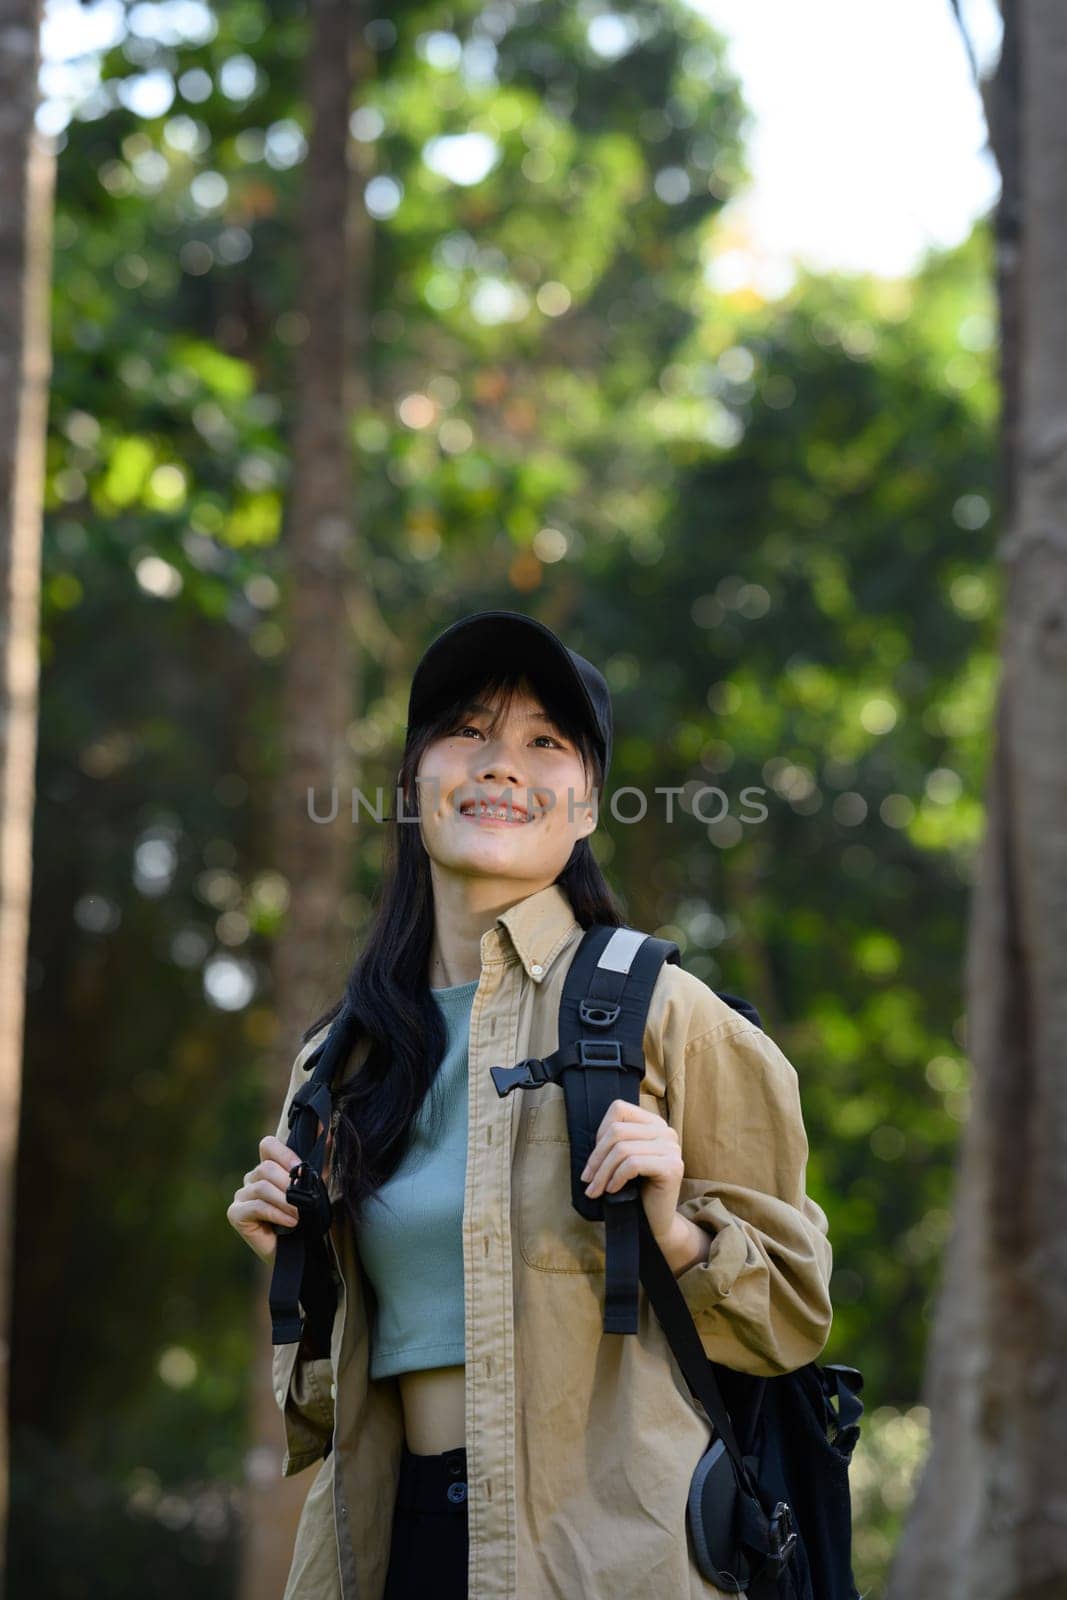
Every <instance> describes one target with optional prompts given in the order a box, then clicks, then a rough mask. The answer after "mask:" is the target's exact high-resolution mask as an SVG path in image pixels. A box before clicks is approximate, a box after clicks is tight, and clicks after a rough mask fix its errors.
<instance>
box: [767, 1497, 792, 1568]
mask: <svg viewBox="0 0 1067 1600" xmlns="http://www.w3.org/2000/svg"><path fill="white" fill-rule="evenodd" d="M770 1533H771V1544H772V1554H773V1558H774V1560H775V1561H777V1562H778V1564H779V1566H782V1567H784V1566H785V1564H786V1562H787V1561H788V1560H789V1558H790V1556H791V1555H792V1554H793V1551H794V1549H795V1547H796V1542H797V1530H796V1524H795V1523H794V1521H793V1509H792V1507H791V1506H790V1504H789V1501H788V1500H779V1502H778V1504H777V1505H776V1506H775V1508H774V1510H773V1511H772V1512H771V1516H770Z"/></svg>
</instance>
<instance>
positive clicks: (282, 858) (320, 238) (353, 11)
mask: <svg viewBox="0 0 1067 1600" xmlns="http://www.w3.org/2000/svg"><path fill="white" fill-rule="evenodd" d="M362 10H363V8H362V6H361V5H360V4H354V3H353V0H312V3H311V5H310V8H309V16H310V19H311V26H312V34H311V38H310V43H309V56H308V62H307V71H306V80H305V81H306V95H307V102H308V105H309V107H310V108H311V112H312V118H313V122H312V131H311V135H310V143H309V149H308V157H307V164H306V168H305V186H306V187H305V191H304V197H303V199H304V206H303V215H302V223H301V257H302V269H301V279H300V281H301V298H300V309H301V311H302V313H303V316H304V318H305V319H306V322H305V326H306V337H305V340H304V343H303V346H302V350H301V358H300V363H299V373H298V380H297V421H296V429H295V435H294V439H293V485H292V495H291V500H290V505H289V513H288V519H287V521H288V527H287V537H288V548H289V552H290V561H289V574H288V576H289V587H288V602H289V607H288V628H287V638H288V649H287V654H286V658H285V666H284V679H283V689H282V707H281V724H280V738H279V751H278V755H279V770H278V774H277V781H276V787H275V799H276V813H275V844H276V852H277V863H278V868H279V870H280V871H281V873H282V874H283V876H284V877H285V880H286V882H287V884H288V886H289V895H290V900H289V909H288V914H287V917H286V921H285V927H284V931H283V932H282V934H281V936H280V937H279V939H278V942H277V945H276V947H275V956H274V993H275V1004H276V1012H277V1018H278V1027H277V1033H276V1040H277V1046H276V1050H275V1052H274V1069H275V1070H274V1072H273V1077H272V1083H271V1087H270V1094H269V1097H268V1101H267V1106H266V1110H265V1117H264V1128H265V1129H269V1130H273V1128H274V1125H275V1123H276V1120H277V1114H278V1111H279V1109H280V1107H281V1104H282V1100H283V1097H284V1092H285V1087H286V1085H287V1083H288V1080H289V1069H290V1066H291V1063H292V1058H293V1056H294V1055H295V1054H296V1051H297V1049H298V1046H299V1039H300V1034H301V1032H302V1031H303V1029H304V1028H305V1027H306V1026H307V1025H308V1023H309V1022H311V1021H312V1020H313V1019H314V1017H315V1016H317V1015H318V1014H319V1013H320V1012H321V1011H322V1010H324V1009H325V1007H326V1005H327V1004H329V1003H330V1002H332V1001H333V1000H334V999H335V998H336V997H337V995H338V993H339V991H340V987H341V984H342V981H343V973H344V971H345V968H346V962H345V957H346V956H347V954H348V952H347V950H346V949H345V941H344V930H345V924H344V919H343V914H342V900H343V898H344V896H345V893H346V889H347V876H348V869H349V864H350V861H351V855H352V832H351V827H350V824H349V822H348V818H349V817H350V814H351V813H350V804H349V793H350V789H351V787H352V785H353V784H354V783H356V782H357V781H358V779H357V776H356V766H355V759H354V755H353V750H352V746H351V745H350V743H349V742H348V738H347V735H348V730H349V726H350V724H351V722H352V718H353V715H354V712H355V709H356V707H357V706H358V705H359V703H360V700H361V687H360V684H359V682H358V676H357V675H358V673H359V671H360V666H361V662H360V658H359V654H358V651H357V648H356V635H355V630H354V628H353V626H352V619H353V617H354V616H355V615H356V614H357V612H358V610H359V604H360V602H359V597H358V595H357V593H356V589H357V584H358V580H357V578H356V576H355V574H356V573H357V572H358V571H359V570H360V568H361V566H362V563H360V562H359V561H358V559H357V551H356V537H357V535H356V527H355V508H354V497H353V481H352V477H353V474H352V462H351V455H350V447H349V442H348V441H349V425H350V421H351V417H352V414H353V410H354V408H356V407H357V406H359V405H361V404H363V403H364V397H365V386H366V380H365V372H366V363H365V360H364V349H365V344H366V337H367V326H368V322H369V311H368V306H367V301H368V297H369V292H370V275H369V264H370V250H371V242H372V234H371V225H370V218H369V217H368V214H367V212H366V210H365V208H364V206H363V201H362V194H363V184H364V181H365V176H366V174H365V171H363V170H362V167H361V162H362V160H363V159H364V158H363V156H362V148H363V147H361V146H359V145H357V143H356V141H355V140H353V139H352V138H351V137H350V134H349V126H348V123H349V115H350V111H351V109H352V89H353V85H354V84H355V85H356V86H357V87H358V85H359V84H360V83H361V82H362V81H363V80H364V79H365V77H366V75H367V73H368V72H369V71H370V68H371V60H372V58H371V55H370V52H369V51H368V50H367V48H366V46H365V43H364V40H363V34H362V24H363V15H362ZM335 786H336V789H337V792H338V814H337V817H336V820H334V821H333V822H332V823H325V822H323V823H316V822H315V821H313V820H312V817H311V815H310V814H309V810H310V808H309V803H308V801H309V791H310V792H312V793H313V795H314V807H315V812H316V814H317V815H320V816H326V815H329V812H330V804H331V792H332V790H333V789H334V787H335ZM268 1284H269V1273H268V1274H265V1276H264V1277H263V1281H262V1285H261V1292H260V1293H259V1295H258V1297H257V1301H256V1315H255V1341H256V1368H255V1372H254V1376H253V1384H252V1401H251V1406H252V1412H251V1423H250V1439H251V1449H250V1453H249V1461H248V1474H247V1489H246V1508H247V1509H246V1516H245V1544H244V1551H243V1561H242V1572H241V1585H240V1593H241V1596H242V1600H264V1597H266V1596H268V1595H270V1596H276V1595H280V1594H281V1592H282V1589H283V1587H284V1583H285V1576H286V1573H287V1571H288V1568H289V1563H290V1560H291V1557H292V1550H293V1541H294V1537H295V1533H296V1523H297V1519H298V1517H299V1514H300V1509H301V1507H302V1505H303V1502H304V1498H305V1496H306V1494H307V1490H308V1488H309V1486H310V1483H311V1480H312V1478H313V1476H314V1474H313V1473H312V1472H311V1471H310V1470H309V1471H306V1472H304V1473H300V1474H298V1475H296V1476H295V1477H293V1478H289V1479H283V1478H282V1476H281V1471H280V1467H281V1459H282V1448H283V1431H282V1420H281V1416H280V1414H279V1412H278V1408H277V1405H276V1403H275V1400H274V1395H273V1392H272V1387H271V1353H272V1347H271V1342H270V1334H271V1329H270V1317H269V1314H268V1307H267V1287H268Z"/></svg>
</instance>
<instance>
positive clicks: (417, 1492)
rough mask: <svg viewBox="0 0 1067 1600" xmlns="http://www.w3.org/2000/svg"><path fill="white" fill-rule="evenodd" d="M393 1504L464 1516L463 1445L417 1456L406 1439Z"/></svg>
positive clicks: (464, 1466) (412, 1508) (465, 1458)
mask: <svg viewBox="0 0 1067 1600" xmlns="http://www.w3.org/2000/svg"><path fill="white" fill-rule="evenodd" d="M396 1504H397V1509H398V1510H400V1511H418V1512H421V1513H422V1514H424V1515H425V1514H427V1513H430V1514H431V1515H432V1514H433V1513H437V1514H439V1515H444V1516H466V1514H467V1451H466V1447H465V1446H464V1445H458V1446H457V1447H456V1449H454V1450H442V1452H441V1454H440V1455H433V1456H418V1455H413V1454H412V1453H411V1451H410V1450H409V1449H408V1447H407V1441H406V1440H405V1442H404V1446H403V1450H402V1452H401V1456H400V1479H399V1482H398V1484H397V1491H396Z"/></svg>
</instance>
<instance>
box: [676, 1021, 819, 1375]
mask: <svg viewBox="0 0 1067 1600" xmlns="http://www.w3.org/2000/svg"><path fill="white" fill-rule="evenodd" d="M671 1066H672V1068H673V1070H671V1071H670V1072H669V1073H668V1076H667V1080H666V1101H667V1120H668V1121H669V1123H670V1125H671V1126H672V1127H673V1128H674V1130H675V1131H676V1133H677V1134H678V1137H679V1141H680V1144H681V1149H682V1159H683V1162H684V1166H685V1176H684V1178H683V1180H682V1186H681V1191H680V1196H679V1206H678V1209H679V1211H680V1212H681V1213H682V1215H683V1216H686V1217H688V1218H689V1219H690V1220H691V1221H692V1222H695V1223H696V1224H697V1225H698V1226H699V1227H701V1228H704V1229H705V1230H706V1231H707V1232H708V1233H710V1235H711V1248H710V1252H709V1255H708V1259H707V1260H706V1261H701V1262H697V1263H695V1264H694V1265H693V1266H691V1267H688V1268H687V1269H686V1270H685V1271H684V1272H682V1273H681V1274H680V1275H679V1277H678V1279H677V1283H678V1286H679V1288H680V1289H681V1290H682V1293H683V1294H684V1295H685V1299H686V1303H687V1304H688V1306H689V1309H690V1311H691V1312H692V1314H693V1319H694V1322H695V1324H696V1327H697V1331H698V1333H699V1334H700V1339H701V1343H702V1344H703V1347H704V1350H705V1352H706V1354H707V1355H708V1357H709V1358H710V1359H711V1360H712V1361H718V1362H720V1363H721V1364H722V1365H723V1366H726V1367H730V1368H732V1369H733V1370H734V1371H739V1372H747V1373H752V1374H754V1375H759V1376H765V1377H767V1376H774V1375H776V1374H778V1373H782V1372H792V1371H795V1370H796V1368H798V1367H802V1366H804V1365H805V1364H806V1363H807V1362H809V1361H814V1360H815V1359H816V1358H817V1357H818V1356H819V1354H820V1352H821V1351H822V1350H823V1348H824V1347H825V1345H826V1341H827V1339H828V1337H829V1334H830V1327H831V1324H832V1321H833V1308H832V1305H831V1301H830V1275H831V1271H832V1266H833V1251H832V1248H831V1245H830V1239H829V1235H828V1227H827V1219H826V1215H825V1213H824V1212H823V1211H822V1209H821V1208H820V1207H819V1206H818V1205H817V1204H816V1203H815V1201H814V1200H812V1199H811V1198H810V1196H809V1195H808V1194H807V1193H806V1191H805V1176H806V1166H807V1159H808V1139H807V1134H806V1132H805V1128H804V1120H803V1116H802V1112H801V1105H800V1089H799V1082H798V1078H797V1073H796V1069H795V1068H794V1067H793V1065H792V1064H791V1063H790V1062H789V1061H788V1060H787V1059H786V1057H785V1056H784V1055H783V1053H782V1051H781V1050H780V1049H779V1047H778V1046H777V1045H776V1044H775V1043H774V1041H773V1040H772V1039H770V1038H769V1037H768V1036H767V1034H765V1033H764V1032H763V1030H762V1029H761V1028H758V1027H757V1026H756V1025H755V1024H754V1023H751V1022H749V1021H747V1020H745V1019H739V1018H737V1017H736V1016H731V1017H730V1018H729V1019H724V1020H722V1021H720V1022H718V1023H717V1024H716V1025H714V1026H713V1027H711V1028H710V1029H708V1030H707V1031H705V1032H701V1033H699V1034H697V1035H696V1036H695V1037H693V1038H691V1039H690V1040H689V1041H688V1042H687V1043H686V1046H685V1050H684V1052H683V1060H682V1063H681V1064H680V1065H675V1064H674V1063H672V1064H671Z"/></svg>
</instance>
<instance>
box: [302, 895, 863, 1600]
mask: <svg viewBox="0 0 1067 1600" xmlns="http://www.w3.org/2000/svg"><path fill="white" fill-rule="evenodd" d="M582 931H583V930H582V928H581V927H580V925H579V923H578V922H577V921H576V919H575V917H574V914H573V912H572V910H571V906H570V902H569V901H568V899H567V897H566V894H565V893H564V891H563V890H562V889H561V888H560V887H559V886H558V885H557V884H551V885H549V887H547V888H545V889H541V890H539V891H537V892H536V893H534V894H532V895H529V896H528V897H527V898H526V899H525V900H521V901H519V902H518V904H516V905H513V906H511V907H509V908H508V909H507V910H506V911H504V912H502V913H501V915H500V916H498V917H497V919H496V922H495V924H494V926H493V927H492V928H490V929H489V930H488V931H487V932H486V933H485V934H483V936H482V940H481V963H482V970H481V976H480V978H479V982H478V988H477V991H476V993H475V996H474V1002H473V1007H472V1011H471V1019H470V1050H469V1111H468V1124H467V1131H468V1144H467V1176H466V1189H465V1192H464V1204H463V1221H462V1232H463V1266H464V1305H465V1338H466V1439H465V1443H466V1449H467V1468H468V1491H467V1495H468V1498H467V1508H468V1528H469V1534H470V1555H469V1565H468V1585H469V1595H470V1600H698V1597H699V1600H708V1597H712V1600H714V1597H716V1596H719V1595H720V1594H721V1592H722V1591H720V1590H719V1589H717V1588H715V1586H714V1585H712V1584H710V1583H708V1582H707V1580H706V1579H704V1578H703V1577H702V1576H701V1575H700V1572H699V1570H698V1568H697V1566H696V1563H695V1560H694V1557H693V1553H692V1545H691V1542H690V1539H689V1534H688V1529H687V1525H686V1515H685V1508H686V1495H687V1492H688V1489H689V1483H690V1480H691V1478H692V1475H693V1470H694V1468H695V1466H696V1464H697V1462H698V1461H699V1460H700V1457H701V1456H702V1455H703V1453H704V1451H705V1449H706V1448H707V1445H708V1442H709V1439H710V1438H711V1435H712V1430H711V1427H710V1424H709V1423H708V1421H707V1419H706V1417H705V1414H704V1411H703V1408H702V1407H701V1406H700V1404H699V1402H698V1401H696V1400H695V1399H694V1398H693V1396H692V1395H691V1393H690V1391H689V1388H688V1386H687V1384H686V1382H685V1379H684V1378H683V1377H682V1375H681V1372H680V1370H679V1368H678V1366H677V1363H676V1361H675V1359H674V1356H673V1354H672V1352H671V1349H670V1346H669V1344H668V1343H667V1338H666V1335H665V1334H664V1332H663V1330H662V1328H661V1327H660V1324H659V1321H658V1319H657V1317H656V1315H655V1312H654V1311H653V1310H652V1308H651V1306H650V1305H649V1303H648V1300H647V1296H646V1294H645V1290H644V1286H643V1285H642V1286H641V1288H640V1290H639V1327H638V1331H637V1333H635V1334H614V1333H609V1334H605V1333H604V1331H603V1321H602V1319H603V1300H604V1261H605V1250H604V1228H603V1224H602V1223H600V1222H590V1221H587V1220H586V1219H585V1218H584V1217H581V1216H579V1214H578V1212H577V1211H575V1209H574V1207H573V1206H572V1204H571V1185H570V1167H569V1153H568V1143H567V1122H566V1116H565V1112H564V1097H563V1089H562V1087H561V1086H560V1085H559V1084H545V1085H543V1086H542V1087H541V1088H539V1089H533V1090H530V1089H524V1090H516V1091H514V1092H513V1093H511V1094H509V1095H506V1096H505V1097H504V1098H500V1097H499V1096H498V1095H497V1092H496V1089H495V1087H494V1085H493V1081H492V1078H491V1077H490V1075H489V1068H490V1067H492V1066H513V1065H514V1064H515V1063H516V1062H518V1061H520V1060H522V1059H523V1058H524V1057H526V1056H545V1055H548V1054H550V1053H551V1052H552V1051H553V1050H554V1049H555V1048H556V1046H557V1043H558V1038H557V1015H558V1011H559V1001H560V994H561V991H562V988H563V980H564V978H565V976H566V973H567V969H568V967H569V966H570V963H571V960H572V959H573V957H574V953H575V951H576V950H577V948H578V944H579V942H580V940H581V937H582ZM325 1032H326V1030H325V1029H323V1030H321V1031H320V1032H319V1033H317V1034H316V1035H315V1036H314V1037H313V1038H312V1039H309V1040H308V1041H307V1043H306V1045H305V1046H304V1047H303V1048H302V1050H301V1051H300V1053H299V1054H298V1056H297V1058H296V1060H295V1062H294V1063H293V1070H292V1079H291V1082H290V1085H289V1091H288V1094H287V1095H286V1100H285V1106H284V1108H283V1112H282V1116H281V1119H280V1121H279V1125H278V1136H279V1138H281V1139H283V1140H284V1139H285V1138H286V1137H287V1134H288V1107H289V1101H290V1099H291V1097H292V1095H293V1093H294V1092H295V1090H296V1089H297V1088H298V1087H299V1085H300V1083H301V1082H302V1081H303V1079H304V1075H305V1074H304V1062H305V1061H306V1060H307V1058H308V1057H309V1056H310V1054H311V1052H312V1051H313V1050H314V1048H315V1046H316V1045H317V1044H318V1042H319V1041H320V1040H321V1039H322V1038H323V1037H324V1036H325ZM644 1045H645V1076H644V1078H643V1080H642V1083H641V1087H640V1102H641V1104H642V1105H643V1106H646V1107H648V1108H649V1109H650V1110H653V1111H656V1112H657V1113H658V1114H659V1115H660V1116H662V1117H663V1118H664V1119H665V1120H666V1121H667V1122H669V1123H670V1125H671V1126H672V1127H673V1128H675V1129H676V1130H677V1133H678V1136H679V1139H680V1143H681V1150H682V1157H683V1160H684V1163H685V1176H684V1178H683V1180H682V1187H681V1193H680V1196H679V1210H680V1211H682V1213H683V1214H684V1215H685V1216H687V1217H689V1218H691V1219H692V1220H693V1221H694V1222H696V1223H698V1224H699V1225H700V1226H701V1227H702V1228H705V1229H706V1230H707V1231H708V1232H709V1233H710V1235H711V1246H710V1253H709V1256H708V1259H707V1261H704V1262H698V1263H697V1264H695V1265H694V1266H691V1267H689V1268H687V1269H686V1270H685V1271H683V1272H682V1274H681V1275H680V1276H679V1278H678V1280H677V1281H678V1284H679V1286H680V1287H681V1289H682V1291H683V1293H684V1295H685V1298H686V1302H687V1304H688V1305H689V1308H690V1310H691V1311H692V1313H693V1316H694V1319H695V1322H696V1326H697V1329H698V1331H699V1334H700V1338H701V1342H702V1344H703V1346H704V1349H705V1351H706V1352H707V1354H708V1356H709V1357H711V1358H712V1359H713V1360H715V1361H718V1362H721V1363H723V1364H724V1365H725V1366H727V1367H731V1368H734V1369H736V1370H740V1371H743V1372H749V1373H756V1374H766V1375H773V1374H776V1373H781V1372H789V1371H792V1370H794V1369H795V1368H797V1367H801V1366H803V1365H804V1364H805V1363H806V1362H808V1361H813V1360H815V1359H816V1358H817V1357H818V1356H819V1354H820V1352H821V1351H822V1349H823V1347H824V1345H825V1343H826V1340H827V1337H828V1335H829V1331H830V1325H831V1320H832V1310H831V1304H830V1294H829V1283H830V1271H831V1264H832V1252H831V1246H830V1242H829V1238H828V1233H827V1221H826V1216H825V1214H824V1213H823V1211H822V1210H821V1209H820V1208H819V1206H817V1205H816V1204H815V1202H814V1201H813V1200H811V1199H809V1197H808V1196H807V1194H806V1193H805V1167H806V1162H807V1157H808V1142H807V1136H806V1134H805V1130H804V1123H803V1118H802V1115H801V1106H800V1096H799V1088H798V1081H797V1074H796V1071H795V1069H794V1068H793V1067H792V1065H791V1064H790V1062H789V1061H788V1060H787V1059H786V1057H785V1056H784V1055H783V1054H782V1052H781V1050H780V1049H779V1048H778V1046H777V1045H776V1044H775V1043H774V1042H773V1041H772V1040H771V1039H770V1038H768V1036H767V1035H766V1034H765V1033H763V1032H762V1030H761V1029H759V1028H757V1027H756V1026H755V1025H754V1024H753V1023H751V1022H749V1021H747V1020H746V1019H745V1018H743V1017H742V1016H741V1015H740V1014H739V1013H738V1012H736V1011H735V1010H733V1009H732V1008H731V1007H730V1006H728V1005H727V1004H726V1002H725V1001H723V1000H721V999H719V997H718V996H717V995H716V994H715V993H714V992H713V991H712V990H711V989H710V988H709V987H708V986H707V984H705V983H703V982H701V980H700V979H699V978H696V977H694V976H693V975H692V974H691V973H689V972H686V971H685V970H684V968H682V967H680V966H675V965H672V964H669V963H665V964H664V965H663V967H662V968H661V970H660V972H659V975H658V977H657V980H656V984H655V988H654V990H653V994H652V1003H651V1008H650V1010H649V1015H648V1023H647V1027H646V1032H645V1041H644ZM365 1055H366V1046H365V1042H363V1041H361V1043H360V1044H359V1045H357V1047H356V1049H355V1050H354V1051H353V1053H352V1056H351V1058H350V1061H349V1062H348V1063H347V1065H346V1068H345V1075H346V1076H347V1074H348V1072H350V1071H356V1070H358V1068H359V1066H360V1065H361V1064H362V1062H363V1060H364V1059H365ZM337 1215H338V1213H337V1211H336V1210H335V1216H337ZM330 1237H331V1246H332V1251H333V1253H334V1260H335V1264H336V1267H337V1270H338V1273H339V1278H340V1282H339V1295H338V1308H337V1316H336V1319H335V1322H334V1328H333V1340H332V1348H331V1354H330V1356H329V1357H322V1358H319V1359H317V1360H313V1359H311V1358H309V1357H308V1356H307V1355H306V1354H305V1353H304V1352H303V1351H302V1349H301V1346H300V1345H299V1344H297V1343H293V1344H288V1345H278V1346H276V1347H275V1349H274V1388H275V1398H276V1399H277V1401H278V1404H279V1406H280V1408H281V1410H282V1413H283V1416H284V1423H285V1438H286V1450H285V1455H284V1459H283V1472H284V1474H285V1475H286V1476H289V1475H291V1474H293V1473H296V1472H300V1471H302V1470H303V1469H304V1468H306V1467H309V1466H313V1465H315V1464H316V1463H320V1464H319V1466H318V1471H317V1473H316V1475H315V1477H314V1479H313V1481H312V1483H311V1486H310V1489H309V1492H308V1496H307V1500H306V1502H305V1505H304V1510H303V1513H302V1516H301V1519H300V1524H299V1528H298V1531H297V1536H296V1542H295V1548H294V1552H293V1560H292V1566H291V1569H290V1572H289V1578H288V1582H287V1585H286V1589H285V1595H284V1600H381V1596H382V1593H383V1590H384V1586H385V1577H386V1571H387V1567H388V1561H389V1546H390V1536H391V1529H392V1518H393V1508H394V1504H395V1498H396V1484H397V1478H398V1474H399V1467H400V1454H401V1446H402V1443H403V1438H404V1421H403V1411H402V1408H401V1402H400V1393H399V1387H398V1383H397V1378H396V1376H395V1375H393V1376H390V1377H386V1378H383V1379H381V1380H378V1381H371V1379H370V1377H369V1367H370V1361H369V1356H370V1340H371V1338H372V1335H373V1299H372V1295H373V1291H372V1290H371V1288H370V1285H369V1282H368V1280H367V1279H366V1277H365V1275H364V1273H363V1270H362V1268H361V1265H360V1260H359V1251H358V1240H357V1239H355V1238H354V1237H353V1236H352V1229H351V1228H350V1227H348V1226H347V1225H345V1224H344V1222H343V1221H341V1220H335V1223H334V1226H333V1229H332V1231H331V1236H330ZM431 1314H432V1308H430V1307H427V1315H428V1316H429V1315H431ZM331 1431H332V1433H333V1439H334V1446H333V1449H332V1450H331V1452H330V1454H329V1455H327V1456H326V1457H325V1459H323V1450H324V1448H325V1446H326V1444H327V1441H328V1440H329V1438H330V1435H331Z"/></svg>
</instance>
